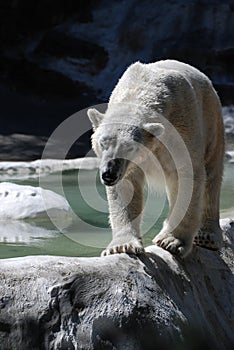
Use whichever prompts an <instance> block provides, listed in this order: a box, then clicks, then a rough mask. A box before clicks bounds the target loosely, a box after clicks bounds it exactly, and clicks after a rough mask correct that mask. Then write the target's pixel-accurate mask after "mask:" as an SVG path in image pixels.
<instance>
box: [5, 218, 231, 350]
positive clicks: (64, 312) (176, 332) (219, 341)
mask: <svg viewBox="0 0 234 350" xmlns="http://www.w3.org/2000/svg"><path fill="white" fill-rule="evenodd" d="M222 225H223V230H224V246H223V248H222V250H221V252H220V253H217V252H214V251H209V250H205V249H203V248H199V247H194V249H193V252H192V254H191V255H190V256H189V257H188V258H186V259H185V260H180V259H177V258H175V257H173V256H172V255H171V254H170V253H168V252H166V251H164V250H162V249H161V248H159V247H156V246H150V247H148V248H147V249H146V251H147V253H146V254H144V255H141V256H139V257H135V256H128V255H126V254H120V255H114V256H108V257H103V258H65V257H52V256H34V257H25V258H14V259H6V260H2V261H1V267H0V278H1V284H0V344H1V350H8V349H11V350H25V349H30V350H36V349H40V350H45V349H46V350H47V349H50V350H53V349H54V350H59V349H60V350H62V349H63V350H65V349H67V350H68V349H85V350H91V349H95V350H96V349H102V350H103V349H121V350H122V349H128V350H148V349H149V350H150V349H152V350H153V349H156V348H159V349H172V348H173V349H174V348H177V349H191V348H193V349H201V348H206V349H223V350H224V349H225V350H228V349H231V346H233V344H234V336H233V326H234V313H233V310H234V300H233V288H234V284H233V269H234V263H233V261H234V259H233V258H234V257H233V244H234V224H233V222H231V221H230V220H225V221H223V222H222Z"/></svg>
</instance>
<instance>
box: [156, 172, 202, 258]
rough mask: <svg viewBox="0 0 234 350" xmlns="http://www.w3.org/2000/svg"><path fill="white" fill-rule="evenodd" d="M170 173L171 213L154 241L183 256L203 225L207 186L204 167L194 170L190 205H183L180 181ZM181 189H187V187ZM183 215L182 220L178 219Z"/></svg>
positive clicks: (187, 252)
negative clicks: (179, 194) (202, 214)
mask: <svg viewBox="0 0 234 350" xmlns="http://www.w3.org/2000/svg"><path fill="white" fill-rule="evenodd" d="M176 177H177V176H176V175H173V174H170V178H169V177H168V178H167V179H166V181H167V194H168V200H169V207H170V211H169V215H168V218H167V219H166V220H165V222H164V225H163V228H162V230H161V231H160V233H159V234H158V235H156V236H155V238H154V240H153V243H154V244H157V245H159V246H160V247H162V248H164V249H166V250H168V251H169V252H171V253H173V254H177V255H179V256H181V257H185V256H187V255H188V254H189V253H190V252H191V250H192V246H193V239H194V236H195V235H196V233H197V232H198V230H199V228H200V225H201V213H202V204H203V196H204V187H205V174H204V169H202V168H201V169H199V170H197V171H194V179H193V191H192V195H191V200H190V203H189V205H188V207H183V196H182V197H181V198H182V199H181V201H177V195H178V186H177V184H178V181H177V179H176ZM181 190H183V191H185V193H186V188H182V189H181ZM181 213H182V214H184V216H182V220H180V219H178V218H179V217H181Z"/></svg>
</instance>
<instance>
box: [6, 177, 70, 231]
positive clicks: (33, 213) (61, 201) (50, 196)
mask: <svg viewBox="0 0 234 350" xmlns="http://www.w3.org/2000/svg"><path fill="white" fill-rule="evenodd" d="M0 199H1V206H0V220H8V221H9V220H18V219H28V218H38V217H40V218H43V217H46V218H47V217H48V214H47V213H49V217H50V218H55V219H56V218H59V220H60V221H62V222H63V225H64V227H66V226H67V225H68V224H69V223H71V221H72V215H71V208H70V206H69V204H68V202H67V200H66V199H65V198H64V197H62V196H61V195H59V194H57V193H54V192H53V191H50V190H46V189H43V188H41V187H33V186H24V185H17V184H14V183H10V182H2V183H0ZM44 199H46V201H44ZM45 203H46V204H45Z"/></svg>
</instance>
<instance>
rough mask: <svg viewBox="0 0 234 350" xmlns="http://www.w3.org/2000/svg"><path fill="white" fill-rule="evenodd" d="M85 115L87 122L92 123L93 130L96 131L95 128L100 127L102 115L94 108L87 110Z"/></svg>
mask: <svg viewBox="0 0 234 350" xmlns="http://www.w3.org/2000/svg"><path fill="white" fill-rule="evenodd" d="M87 114H88V117H89V120H90V121H91V123H92V126H93V129H94V130H96V129H97V127H98V126H99V125H100V123H101V121H102V119H103V117H104V114H102V113H101V112H99V111H98V110H96V109H95V108H90V109H88V112H87Z"/></svg>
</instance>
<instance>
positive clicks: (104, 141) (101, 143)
mask: <svg viewBox="0 0 234 350" xmlns="http://www.w3.org/2000/svg"><path fill="white" fill-rule="evenodd" d="M99 144H100V147H101V149H102V150H105V149H107V148H108V142H107V141H106V140H100V141H99Z"/></svg>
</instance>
